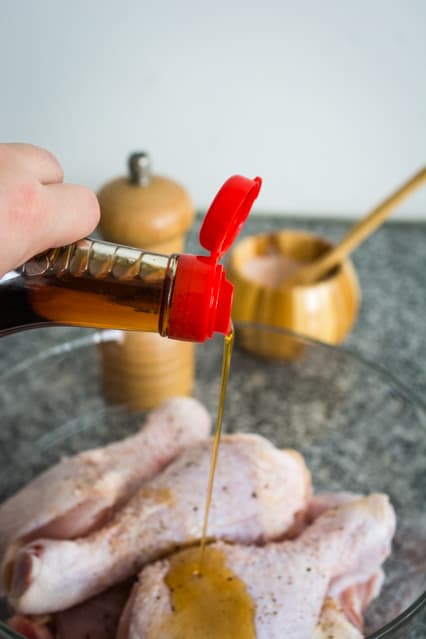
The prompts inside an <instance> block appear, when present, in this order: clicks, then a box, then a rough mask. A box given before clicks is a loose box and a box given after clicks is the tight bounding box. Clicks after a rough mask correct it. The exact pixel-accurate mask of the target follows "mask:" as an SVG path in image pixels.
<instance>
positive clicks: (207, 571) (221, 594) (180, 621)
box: [162, 328, 256, 639]
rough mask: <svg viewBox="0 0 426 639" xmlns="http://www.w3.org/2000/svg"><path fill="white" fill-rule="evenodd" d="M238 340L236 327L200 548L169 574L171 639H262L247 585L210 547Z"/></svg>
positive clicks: (228, 341)
mask: <svg viewBox="0 0 426 639" xmlns="http://www.w3.org/2000/svg"><path fill="white" fill-rule="evenodd" d="M233 342H234V330H233V328H232V330H231V331H230V333H229V334H228V335H226V336H225V339H224V350H223V362H222V376H221V386H220V394H219V402H218V410H217V419H216V428H215V434H214V440H213V450H212V458H211V464H210V473H209V481H208V487H207V496H206V504H205V512H204V521H203V529H202V535H201V542H200V546H199V547H193V548H188V549H186V550H183V551H181V552H180V553H178V554H177V555H175V556H174V557H172V558H171V559H170V569H169V572H168V574H167V576H166V584H167V586H168V587H169V591H170V595H171V605H172V613H173V614H172V615H171V617H170V618H169V620H168V621H167V622H166V623H165V625H164V627H163V628H162V631H163V632H164V634H165V635H166V636H168V637H170V638H171V639H173V638H175V639H180V638H181V637H185V639H199V638H200V637H204V638H207V637H208V638H209V639H216V638H217V639H234V638H235V637H239V638H240V639H254V638H255V636H256V633H255V629H254V604H253V601H252V599H251V597H250V595H249V593H248V592H247V590H246V586H245V584H244V583H243V582H242V581H241V580H240V579H239V578H238V577H237V576H236V575H234V574H233V573H232V572H231V571H230V570H229V569H228V568H227V567H226V558H225V555H224V554H223V553H222V552H221V551H220V550H218V549H217V548H213V547H211V546H208V545H206V540H207V533H208V518H209V511H210V505H211V499H212V493H213V483H214V475H215V469H216V464H217V457H218V453H219V445H220V436H221V433H222V420H223V410H224V403H225V397H226V388H227V383H228V376H229V369H230V364H231V355H232V346H233Z"/></svg>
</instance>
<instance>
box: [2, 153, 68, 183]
mask: <svg viewBox="0 0 426 639" xmlns="http://www.w3.org/2000/svg"><path fill="white" fill-rule="evenodd" d="M4 164H7V165H8V166H9V167H11V166H12V167H13V166H15V167H16V168H19V169H21V170H23V171H25V172H28V173H30V174H31V175H32V176H33V177H35V178H36V179H37V180H39V181H40V182H41V183H42V184H55V183H57V182H62V181H63V179H64V172H63V169H62V166H61V165H60V163H59V162H58V160H57V159H56V158H55V156H54V155H53V153H51V152H50V151H47V150H46V149H42V148H41V147H38V146H34V145H33V144H20V143H12V144H2V145H0V166H1V165H4Z"/></svg>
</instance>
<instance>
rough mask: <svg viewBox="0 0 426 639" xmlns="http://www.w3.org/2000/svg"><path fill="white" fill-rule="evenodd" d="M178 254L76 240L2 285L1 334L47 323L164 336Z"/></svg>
mask: <svg viewBox="0 0 426 639" xmlns="http://www.w3.org/2000/svg"><path fill="white" fill-rule="evenodd" d="M178 259H179V255H177V254H173V255H170V256H166V255H159V254H156V253H150V252H147V251H141V250H139V249H133V248H128V247H123V246H119V245H114V244H110V243H108V242H101V241H93V240H90V239H84V240H80V241H79V242H76V243H74V244H71V245H69V246H65V247H61V248H57V249H51V250H50V251H47V252H46V253H43V254H41V255H39V256H37V257H36V258H34V259H32V260H30V261H29V262H27V263H26V264H24V265H23V266H22V267H21V268H20V269H19V272H17V273H16V276H15V274H10V275H9V276H8V277H6V278H5V279H4V280H3V281H2V282H0V335H5V334H9V333H13V332H15V331H17V330H23V329H25V328H33V327H37V326H43V325H46V324H49V323H50V324H64V325H68V326H90V327H95V328H115V329H123V330H142V331H148V332H157V333H159V334H160V335H167V324H168V310H169V304H170V299H171V294H172V290H173V282H174V275H175V272H176V265H177V262H178Z"/></svg>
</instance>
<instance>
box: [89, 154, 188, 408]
mask: <svg viewBox="0 0 426 639" xmlns="http://www.w3.org/2000/svg"><path fill="white" fill-rule="evenodd" d="M128 166H129V176H128V177H121V178H118V179H116V180H113V181H112V182H108V183H107V184H106V185H105V186H103V187H102V188H101V190H100V192H99V193H98V199H99V203H100V207H101V220H100V223H99V230H100V232H101V234H102V236H103V238H104V239H105V240H107V241H110V242H116V243H120V244H125V245H130V246H135V247H137V248H141V249H145V250H149V251H152V252H158V253H163V254H166V255H168V254H171V253H180V252H181V251H182V250H183V245H184V240H185V232H186V231H187V230H188V228H189V227H190V226H191V224H192V222H193V220H194V216H195V211H194V207H193V204H192V202H191V199H190V197H189V195H188V194H187V192H186V191H185V190H184V189H183V188H182V186H180V185H179V184H177V183H176V182H174V181H173V180H170V179H168V178H165V177H160V176H154V175H152V174H151V162H150V158H149V156H148V154H147V153H133V154H132V155H131V156H130V157H129V162H128ZM101 354H102V367H103V384H104V392H105V394H106V396H107V397H108V398H109V399H110V400H111V401H113V402H118V403H126V404H127V405H128V406H130V407H131V408H134V409H137V410H145V409H149V408H153V407H155V406H157V405H158V404H160V403H161V402H162V401H163V400H164V399H166V398H167V397H171V396H176V395H189V394H190V393H191V390H192V385H193V378H194V354H195V353H194V344H193V343H191V342H182V341H176V340H171V339H167V338H165V337H161V336H160V335H157V334H153V333H139V332H123V333H122V336H121V340H119V341H118V342H113V343H106V344H103V345H102V347H101Z"/></svg>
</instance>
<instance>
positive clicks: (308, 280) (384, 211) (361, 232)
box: [283, 167, 426, 286]
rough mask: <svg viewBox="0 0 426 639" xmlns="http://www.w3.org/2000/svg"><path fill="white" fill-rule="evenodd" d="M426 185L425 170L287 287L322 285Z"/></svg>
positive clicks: (287, 282)
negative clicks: (396, 210) (411, 195)
mask: <svg viewBox="0 0 426 639" xmlns="http://www.w3.org/2000/svg"><path fill="white" fill-rule="evenodd" d="M425 181H426V167H423V168H422V169H421V170H420V171H418V172H417V173H416V174H415V175H413V176H412V177H411V178H410V179H409V180H408V181H407V182H405V183H404V184H403V185H402V186H400V187H399V188H398V189H397V190H396V191H394V192H393V193H392V194H391V195H389V196H388V197H387V198H386V199H385V200H383V201H382V202H381V203H380V204H379V205H378V206H376V207H375V208H374V209H373V210H372V211H371V212H370V213H368V214H367V215H366V216H365V217H364V218H363V219H362V220H360V221H359V222H358V223H357V224H355V226H354V227H353V228H352V229H351V230H350V231H349V233H347V234H346V235H345V237H344V238H343V239H342V240H341V241H340V242H339V244H337V245H336V246H334V247H333V248H331V249H329V250H328V251H327V252H326V253H324V254H323V255H321V256H320V257H319V258H317V259H315V260H314V261H312V262H309V263H307V264H306V266H302V267H300V268H299V269H298V270H297V271H296V272H295V273H293V274H292V275H290V276H289V277H287V278H286V279H285V281H284V282H283V284H284V285H285V286H295V285H298V284H301V285H303V284H312V283H314V282H318V281H319V280H320V279H321V278H322V277H324V275H326V274H327V273H329V272H330V271H331V270H332V269H333V268H335V267H336V266H338V265H339V264H341V263H342V262H343V260H344V259H345V258H346V257H348V256H349V255H350V253H352V251H354V250H355V249H356V248H357V247H358V246H359V245H360V244H361V242H363V241H364V240H365V239H366V238H367V237H369V236H370V235H371V234H372V233H373V232H374V231H375V230H376V229H377V228H378V227H379V226H380V225H381V224H383V222H384V221H385V220H386V218H387V217H388V216H389V215H390V214H391V213H392V211H393V210H394V209H395V208H396V207H397V206H398V205H399V204H400V203H401V202H402V201H403V200H405V199H406V198H407V197H408V196H409V195H410V194H411V193H413V191H415V190H416V189H418V188H419V187H420V186H421V185H422V184H423V183H424V182H425Z"/></svg>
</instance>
